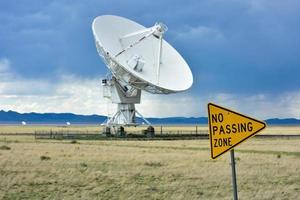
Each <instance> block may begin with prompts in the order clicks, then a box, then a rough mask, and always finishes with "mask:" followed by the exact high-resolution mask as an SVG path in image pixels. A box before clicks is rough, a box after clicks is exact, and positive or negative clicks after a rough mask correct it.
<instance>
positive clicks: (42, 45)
mask: <svg viewBox="0 0 300 200" xmlns="http://www.w3.org/2000/svg"><path fill="white" fill-rule="evenodd" d="M299 10H300V1H298V0H286V1H282V0H272V1H270V0H247V1H245V0H185V1H175V0H165V1H146V0H126V1H124V0H120V1H116V0H109V1H104V0H89V1H80V0H56V1H55V0H52V1H50V0H43V1H40V0H24V1H21V0H9V1H8V0H2V1H0V110H6V111H7V110H14V111H18V112H21V113H24V112H40V113H45V112H57V113H62V112H72V113H77V114H101V115H107V114H110V115H111V114H112V113H113V109H115V107H114V106H113V105H110V103H109V102H108V101H107V100H106V99H104V98H103V97H102V88H101V79H102V78H103V77H105V75H106V74H107V72H108V71H107V68H106V66H105V65H104V63H103V62H102V60H101V59H100V57H99V56H98V54H97V51H96V47H95V43H94V38H93V34H92V29H91V24H92V21H93V19H94V18H95V17H97V16H99V15H107V14H110V15H119V16H122V17H126V18H129V19H131V20H133V21H136V22H138V23H140V24H142V25H144V26H146V27H150V26H153V25H154V24H155V22H163V23H165V24H166V25H167V26H168V31H167V32H166V33H165V35H164V37H165V39H166V40H167V41H168V42H169V43H170V44H171V45H172V46H174V47H175V48H176V49H177V51H178V52H179V53H180V54H181V55H182V56H183V57H184V59H185V60H186V62H187V63H188V64H189V66H190V68H191V70H192V73H193V77H194V83H193V86H192V87H191V88H190V89H189V90H187V91H185V92H182V93H177V94H171V95H153V94H148V93H146V92H143V94H142V102H141V104H139V105H137V109H138V110H139V112H140V113H142V114H143V115H144V116H146V117H174V116H184V117H199V116H207V103H208V102H214V103H217V104H220V105H222V106H225V107H229V108H231V109H234V110H237V111H239V112H242V113H245V114H247V115H250V116H254V117H258V118H261V119H267V118H275V117H276V118H288V117H293V118H300V78H299V76H300V12H299Z"/></svg>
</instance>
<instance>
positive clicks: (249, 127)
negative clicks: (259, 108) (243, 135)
mask: <svg viewBox="0 0 300 200" xmlns="http://www.w3.org/2000/svg"><path fill="white" fill-rule="evenodd" d="M247 129H248V131H252V130H253V126H252V122H248V124H247Z"/></svg>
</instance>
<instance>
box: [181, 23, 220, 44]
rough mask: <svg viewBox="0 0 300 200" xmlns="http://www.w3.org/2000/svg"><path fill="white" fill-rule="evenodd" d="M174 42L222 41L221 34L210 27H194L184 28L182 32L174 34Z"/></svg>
mask: <svg viewBox="0 0 300 200" xmlns="http://www.w3.org/2000/svg"><path fill="white" fill-rule="evenodd" d="M175 38H176V40H180V41H186V40H188V41H193V42H195V41H199V40H203V41H206V40H217V41H220V40H222V39H224V35H223V33H222V32H221V31H220V30H218V29H216V28H212V27H207V26H196V27H184V28H183V29H182V30H180V31H177V32H176V33H175Z"/></svg>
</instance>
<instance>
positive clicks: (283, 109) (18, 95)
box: [0, 58, 300, 119]
mask: <svg viewBox="0 0 300 200" xmlns="http://www.w3.org/2000/svg"><path fill="white" fill-rule="evenodd" d="M0 77H1V79H0V105H1V107H0V109H4V110H15V111H18V112H40V113H45V112H57V113H62V112H73V113H78V114H101V115H107V114H109V115H112V114H113V113H114V111H115V109H116V106H114V105H112V104H110V103H108V100H107V99H104V98H103V96H102V87H101V84H100V83H101V82H100V79H79V78H78V77H76V76H63V77H61V78H60V80H59V81H58V82H54V83H53V82H51V80H28V79H23V78H20V77H18V76H17V75H15V74H14V72H13V71H11V62H10V60H9V59H7V58H2V59H0ZM208 102H214V103H217V104H220V105H223V106H225V107H229V108H231V109H234V110H236V111H239V112H242V113H245V114H247V115H250V116H253V117H257V118H260V119H266V118H273V117H278V118H287V117H294V118H300V91H292V92H285V93H281V94H278V95H271V94H263V93H261V94H255V95H240V94H230V93H212V94H206V95H205V96H197V95H195V94H191V93H189V92H184V93H179V94H172V95H152V94H148V93H146V92H142V100H141V104H138V105H137V106H136V108H137V109H138V111H139V112H140V113H141V114H142V115H144V116H145V117H172V116H173V117H174V116H185V117H192V116H194V117H198V116H207V108H206V106H207V103H208Z"/></svg>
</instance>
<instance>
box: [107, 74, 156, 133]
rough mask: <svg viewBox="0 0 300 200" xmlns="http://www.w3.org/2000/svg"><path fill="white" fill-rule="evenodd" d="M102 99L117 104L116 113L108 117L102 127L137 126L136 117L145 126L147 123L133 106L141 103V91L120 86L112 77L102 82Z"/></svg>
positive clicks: (123, 85) (124, 85)
mask: <svg viewBox="0 0 300 200" xmlns="http://www.w3.org/2000/svg"><path fill="white" fill-rule="evenodd" d="M102 85H103V88H104V97H107V98H109V99H111V101H112V103H115V104H118V110H117V112H116V113H115V114H114V115H113V116H112V117H110V118H109V117H108V119H107V120H106V122H104V123H103V125H105V126H107V127H121V126H137V125H139V124H138V123H137V121H136V116H139V117H140V118H141V119H142V120H144V121H145V122H146V124H149V125H150V122H148V121H147V120H146V119H145V118H144V117H143V116H142V115H141V114H140V113H139V112H138V111H137V110H136V109H135V104H138V103H140V101H141V90H140V89H136V88H133V87H131V86H128V85H126V84H122V83H121V82H120V81H118V80H117V79H116V78H115V77H114V76H113V77H112V78H111V79H104V80H102Z"/></svg>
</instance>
